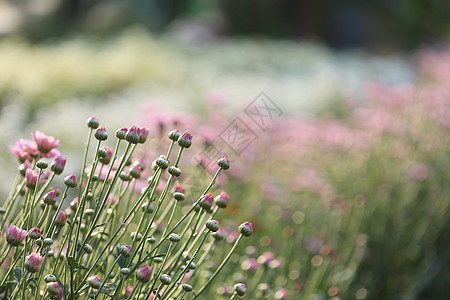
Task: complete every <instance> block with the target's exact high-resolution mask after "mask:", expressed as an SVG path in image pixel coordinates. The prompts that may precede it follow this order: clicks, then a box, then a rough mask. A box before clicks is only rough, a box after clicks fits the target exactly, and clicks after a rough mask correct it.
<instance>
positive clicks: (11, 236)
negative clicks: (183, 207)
mask: <svg viewBox="0 0 450 300" xmlns="http://www.w3.org/2000/svg"><path fill="white" fill-rule="evenodd" d="M5 234H6V242H8V244H10V245H11V246H14V247H17V246H19V245H20V244H21V243H22V242H23V241H25V239H26V238H27V235H28V232H27V231H26V230H22V229H20V228H19V227H17V226H14V225H9V226H7V225H6V224H5Z"/></svg>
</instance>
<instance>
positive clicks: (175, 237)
mask: <svg viewBox="0 0 450 300" xmlns="http://www.w3.org/2000/svg"><path fill="white" fill-rule="evenodd" d="M169 240H170V241H171V242H172V243H178V242H179V241H180V236H179V235H178V234H176V233H171V234H170V236H169Z"/></svg>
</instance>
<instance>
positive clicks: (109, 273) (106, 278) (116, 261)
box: [94, 254, 122, 300]
mask: <svg viewBox="0 0 450 300" xmlns="http://www.w3.org/2000/svg"><path fill="white" fill-rule="evenodd" d="M121 257H122V254H119V256H117V258H116V260H115V261H114V263H113V264H112V266H111V269H109V272H108V274H106V277H105V279H104V280H103V282H102V285H101V286H100V288H99V289H98V293H97V294H96V295H95V298H94V300H96V299H97V298H98V295H100V291H101V290H102V288H103V287H104V286H105V284H106V280H108V278H109V276H110V275H111V273H112V271H113V270H114V267H115V266H116V265H117V263H118V262H119V259H120V258H121Z"/></svg>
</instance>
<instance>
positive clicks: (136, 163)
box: [133, 159, 146, 171]
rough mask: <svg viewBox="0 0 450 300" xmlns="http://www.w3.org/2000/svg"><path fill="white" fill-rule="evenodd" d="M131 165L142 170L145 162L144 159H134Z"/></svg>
mask: <svg viewBox="0 0 450 300" xmlns="http://www.w3.org/2000/svg"><path fill="white" fill-rule="evenodd" d="M133 165H134V166H138V167H139V168H140V169H141V171H144V169H145V166H146V163H145V160H143V159H139V160H136V161H134V162H133Z"/></svg>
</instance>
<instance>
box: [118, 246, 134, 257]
mask: <svg viewBox="0 0 450 300" xmlns="http://www.w3.org/2000/svg"><path fill="white" fill-rule="evenodd" d="M119 253H120V254H122V255H123V256H124V257H130V256H131V254H132V253H133V247H131V246H127V245H123V246H120V250H119Z"/></svg>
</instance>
